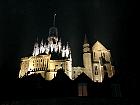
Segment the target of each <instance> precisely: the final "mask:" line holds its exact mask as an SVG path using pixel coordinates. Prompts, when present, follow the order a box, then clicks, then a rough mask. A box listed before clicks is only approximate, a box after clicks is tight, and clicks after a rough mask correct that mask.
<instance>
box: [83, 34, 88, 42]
mask: <svg viewBox="0 0 140 105" xmlns="http://www.w3.org/2000/svg"><path fill="white" fill-rule="evenodd" d="M87 43H88V41H87V35H86V34H85V39H84V44H87Z"/></svg>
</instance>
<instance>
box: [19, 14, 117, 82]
mask: <svg viewBox="0 0 140 105" xmlns="http://www.w3.org/2000/svg"><path fill="white" fill-rule="evenodd" d="M83 65H84V67H72V57H71V50H70V47H69V45H68V43H67V45H63V44H62V42H61V39H60V38H59V37H58V30H57V28H56V27H55V15H54V24H53V27H51V28H50V29H49V37H48V39H47V42H44V41H43V40H42V41H41V43H38V42H36V43H35V44H34V49H33V53H32V56H30V57H24V58H22V59H21V69H20V72H19V78H22V77H23V76H25V75H27V76H28V75H31V74H34V73H40V74H41V75H42V77H43V78H45V79H46V80H52V79H53V78H54V77H55V76H56V73H57V70H59V69H63V70H64V72H65V73H66V74H67V75H68V76H69V78H70V79H72V80H74V79H75V78H77V77H78V76H79V75H80V74H81V73H83V72H84V73H85V74H86V75H87V76H88V77H89V78H91V80H92V81H94V82H102V81H103V79H104V77H105V75H107V77H109V78H111V77H112V76H113V75H114V73H115V72H114V66H112V64H111V54H110V50H107V49H106V48H105V47H104V46H103V45H102V44H101V43H100V42H99V41H97V42H96V43H95V44H94V45H93V46H92V48H90V45H89V44H88V41H87V38H86V35H85V39H84V44H83Z"/></svg>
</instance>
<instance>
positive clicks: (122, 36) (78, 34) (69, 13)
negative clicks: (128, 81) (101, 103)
mask: <svg viewBox="0 0 140 105" xmlns="http://www.w3.org/2000/svg"><path fill="white" fill-rule="evenodd" d="M135 10H136V6H135V2H128V0H9V1H8V3H7V2H2V1H1V3H0V46H1V47H0V48H1V49H0V50H1V51H0V70H1V73H0V78H1V80H4V79H15V78H16V77H17V76H18V72H19V69H20V68H19V67H20V58H21V57H25V56H29V55H31V54H32V51H33V45H34V43H35V41H36V39H37V36H38V39H39V41H41V39H42V38H43V39H44V40H46V39H47V37H48V30H49V28H50V27H51V26H52V25H53V15H54V13H56V14H57V15H56V27H57V28H58V32H59V37H61V39H62V42H63V43H64V44H66V42H67V41H68V42H69V43H70V46H71V50H72V58H73V66H83V64H82V44H83V41H84V35H85V34H86V35H87V38H88V41H89V43H90V45H91V47H92V45H93V44H94V43H95V42H96V41H97V40H98V41H100V42H101V43H102V44H103V45H104V46H105V47H106V48H107V49H109V50H111V54H112V59H113V65H114V66H115V68H116V69H117V70H118V71H119V72H121V73H122V75H130V74H131V75H133V76H134V77H135V73H134V72H132V68H133V67H132V65H130V64H131V63H132V64H133V62H132V59H133V58H132V57H131V56H130V54H133V53H134V51H132V50H130V49H132V48H134V45H133V44H134V43H135V42H134V39H135V36H136V35H137V34H136V29H135V26H136V22H137V20H136V11H135ZM132 45H133V47H130V46H132ZM133 70H134V68H133Z"/></svg>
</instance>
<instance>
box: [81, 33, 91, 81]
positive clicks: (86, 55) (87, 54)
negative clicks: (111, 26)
mask: <svg viewBox="0 0 140 105" xmlns="http://www.w3.org/2000/svg"><path fill="white" fill-rule="evenodd" d="M83 64H84V67H85V71H84V72H85V74H86V75H87V76H88V77H90V78H91V79H92V80H93V76H92V62H91V50H90V46H89V44H88V41H87V37H86V35H85V39H84V44H83Z"/></svg>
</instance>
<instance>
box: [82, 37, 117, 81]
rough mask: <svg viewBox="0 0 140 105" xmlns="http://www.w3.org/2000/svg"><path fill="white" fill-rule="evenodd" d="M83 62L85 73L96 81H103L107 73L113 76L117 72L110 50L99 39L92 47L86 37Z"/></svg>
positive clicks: (108, 75)
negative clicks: (112, 62)
mask: <svg viewBox="0 0 140 105" xmlns="http://www.w3.org/2000/svg"><path fill="white" fill-rule="evenodd" d="M83 64H84V67H85V71H84V72H85V74H87V76H89V77H90V78H91V79H92V80H93V81H94V82H102V81H103V79H104V77H105V75H107V77H109V78H111V77H112V76H113V75H114V73H115V70H114V66H112V64H111V54H110V50H107V49H106V48H105V47H104V46H103V45H102V44H101V43H100V42H99V41H97V42H96V43H95V44H94V45H93V46H92V49H91V48H90V46H89V44H88V41H87V38H86V37H85V40H84V44H83Z"/></svg>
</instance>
